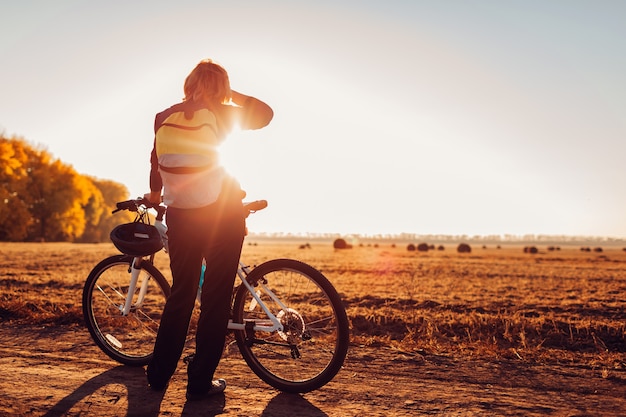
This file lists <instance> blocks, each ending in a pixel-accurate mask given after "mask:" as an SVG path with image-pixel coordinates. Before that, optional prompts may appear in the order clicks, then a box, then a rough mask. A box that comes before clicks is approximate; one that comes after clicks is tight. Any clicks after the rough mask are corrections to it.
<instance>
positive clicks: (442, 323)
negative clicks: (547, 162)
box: [0, 240, 626, 377]
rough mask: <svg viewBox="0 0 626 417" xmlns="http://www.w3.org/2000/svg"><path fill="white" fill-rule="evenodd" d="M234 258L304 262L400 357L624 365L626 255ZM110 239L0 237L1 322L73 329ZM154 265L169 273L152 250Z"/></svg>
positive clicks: (367, 340)
mask: <svg viewBox="0 0 626 417" xmlns="http://www.w3.org/2000/svg"><path fill="white" fill-rule="evenodd" d="M251 242H253V243H249V244H246V246H245V247H244V259H245V260H246V261H247V262H248V263H249V264H252V265H254V264H258V263H260V262H263V261H265V260H268V259H272V258H276V257H291V258H297V259H300V260H302V261H305V262H308V263H310V264H312V265H314V266H315V267H317V268H318V269H320V270H322V272H323V273H324V274H325V275H326V276H327V277H328V278H329V279H330V280H331V281H332V282H333V283H334V284H335V286H336V288H337V289H338V291H339V292H340V294H341V295H342V297H343V299H344V301H345V304H346V307H347V310H348V315H349V316H350V319H351V325H352V341H353V343H354V344H358V345H367V346H374V347H376V346H380V347H385V348H392V349H397V350H400V351H403V352H406V353H409V354H415V355H417V354H419V353H421V352H429V353H436V354H463V355H479V356H489V357H494V358H498V357H507V358H517V359H519V360H524V361H533V362H554V361H556V362H562V363H576V364H579V365H582V366H590V367H594V368H599V369H603V370H605V371H606V374H607V377H608V376H610V371H609V370H610V369H613V368H620V369H621V368H623V367H626V325H625V323H626V320H625V319H626V302H625V301H624V294H626V252H624V251H623V250H622V249H621V248H615V249H611V248H609V249H606V248H605V250H604V251H603V252H602V253H588V252H581V251H580V250H579V248H578V247H575V248H574V247H570V248H568V247H563V249H562V250H561V251H558V252H548V251H546V250H542V248H539V253H538V254H534V255H530V254H526V253H523V250H522V249H523V248H522V247H521V246H520V247H516V246H505V247H503V248H502V249H495V248H493V249H489V248H488V249H475V250H474V252H473V253H471V254H458V253H456V251H454V250H453V247H452V246H450V247H448V248H447V250H445V251H429V252H408V251H406V250H405V249H404V247H403V246H402V245H399V246H398V247H396V248H393V247H391V245H389V244H383V243H381V244H380V245H378V247H354V248H353V249H349V250H335V249H333V248H332V242H319V243H318V242H313V243H311V248H310V249H299V247H300V245H301V244H302V243H305V242H296V241H294V242H288V243H285V242H281V243H277V242H272V241H263V240H259V241H256V242H255V241H254V240H252V241H251ZM115 253H116V252H115V249H114V248H113V246H112V245H108V244H99V245H89V244H80V245H79V244H69V243H47V244H43V243H40V244H25V243H24V244H7V243H0V325H7V324H24V325H38V326H53V325H54V326H82V323H83V320H82V311H81V292H82V284H83V282H84V280H85V278H86V276H87V275H88V273H89V271H90V270H91V268H92V267H93V266H94V265H95V264H96V263H97V262H98V261H99V260H100V259H102V258H104V257H105V256H108V255H111V254H115ZM157 265H158V266H159V267H160V268H161V269H162V270H167V258H165V255H164V254H159V257H158V259H157Z"/></svg>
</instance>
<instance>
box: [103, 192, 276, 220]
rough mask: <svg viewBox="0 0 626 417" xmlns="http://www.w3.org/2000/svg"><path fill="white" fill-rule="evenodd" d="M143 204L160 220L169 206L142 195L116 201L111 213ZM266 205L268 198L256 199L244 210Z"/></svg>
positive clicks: (136, 208)
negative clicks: (154, 211) (153, 201)
mask: <svg viewBox="0 0 626 417" xmlns="http://www.w3.org/2000/svg"><path fill="white" fill-rule="evenodd" d="M141 206H143V207H145V208H147V209H151V208H153V209H155V210H156V212H157V216H156V219H157V220H159V221H160V220H163V215H164V214H165V211H166V210H167V207H165V206H162V205H161V204H160V203H159V204H155V203H152V202H151V201H150V200H148V199H146V198H143V197H140V198H137V199H134V200H126V201H120V202H118V203H116V204H115V207H117V208H116V209H115V210H113V211H112V212H111V213H112V214H114V213H117V212H118V211H121V210H128V211H132V212H137V211H139V208H140V207H141ZM266 207H267V200H256V201H250V202H248V203H243V208H244V210H246V211H247V212H248V215H249V214H250V213H255V212H257V211H259V210H263V209H264V208H266ZM246 217H247V216H246Z"/></svg>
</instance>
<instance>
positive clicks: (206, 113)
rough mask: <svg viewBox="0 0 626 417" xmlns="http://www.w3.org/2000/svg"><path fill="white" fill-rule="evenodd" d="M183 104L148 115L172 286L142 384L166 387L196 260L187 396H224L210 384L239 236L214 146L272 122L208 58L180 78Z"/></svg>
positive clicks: (153, 181) (154, 197)
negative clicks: (237, 129)
mask: <svg viewBox="0 0 626 417" xmlns="http://www.w3.org/2000/svg"><path fill="white" fill-rule="evenodd" d="M184 92H185V98H184V99H183V101H182V102H180V103H178V104H175V105H173V106H172V107H170V108H168V109H166V110H164V111H163V112H161V113H159V114H157V115H156V119H155V124H154V131H155V140H154V148H153V150H152V154H151V158H150V160H151V170H150V190H151V192H150V193H149V194H146V198H148V199H149V200H150V201H151V202H153V203H157V202H160V201H161V190H163V197H162V199H163V202H164V203H165V205H167V207H168V209H167V217H166V219H167V226H168V232H167V235H168V242H169V255H170V268H171V270H172V277H173V285H172V292H171V295H170V297H169V298H168V300H167V303H166V305H165V309H164V311H163V315H162V317H161V325H160V327H159V331H158V334H157V339H156V343H155V346H154V357H153V359H152V361H151V362H150V364H149V365H148V368H147V372H146V374H147V377H148V384H149V385H150V387H151V388H152V389H154V390H157V391H161V390H163V389H165V388H166V386H167V384H168V381H169V379H170V378H171V376H172V375H173V374H174V371H175V370H176V366H177V363H178V360H179V359H180V357H181V355H182V351H183V348H184V344H185V339H186V336H187V329H188V326H189V321H190V319H191V313H192V310H193V307H194V302H195V298H196V294H197V289H198V285H199V279H200V269H201V266H202V260H203V259H205V260H206V271H205V280H204V283H203V288H202V297H201V307H200V317H199V320H198V329H197V333H196V353H195V355H194V356H193V359H192V361H191V362H190V363H189V366H188V369H187V376H188V380H187V398H188V399H189V400H195V399H201V398H204V397H206V396H208V395H212V394H216V393H220V392H222V391H224V389H225V387H226V382H225V381H224V380H223V379H219V380H215V381H214V380H213V376H214V373H215V369H216V368H217V365H218V363H219V361H220V358H221V356H222V351H223V348H224V342H225V338H226V331H227V325H228V320H229V315H230V300H231V294H232V289H233V285H234V280H235V276H236V271H237V266H238V261H239V257H240V255H241V248H242V245H243V239H244V235H245V217H244V212H243V207H242V201H241V200H242V198H243V197H244V196H245V193H244V192H243V191H242V190H241V188H240V187H239V184H238V183H237V181H236V180H235V179H234V178H232V177H230V176H229V175H228V174H227V173H226V171H225V170H224V168H223V167H221V166H220V165H219V163H218V158H217V146H218V145H219V144H220V143H221V142H222V141H223V140H224V139H225V138H226V137H227V136H228V134H229V133H230V132H231V131H232V130H233V128H234V127H235V126H238V127H240V128H241V129H259V128H262V127H264V126H266V125H267V124H268V123H269V122H270V121H271V120H272V117H273V111H272V109H271V108H270V107H269V106H268V105H267V104H265V103H264V102H262V101H260V100H258V99H256V98H254V97H251V96H247V95H244V94H241V93H238V92H236V91H234V90H231V88H230V81H229V79H228V73H227V72H226V70H225V69H224V68H222V67H221V66H219V65H218V64H216V63H214V62H213V61H211V60H203V61H201V62H200V63H199V64H198V65H197V66H196V67H195V68H194V69H193V71H191V73H190V74H189V75H188V76H187V79H186V80H185V85H184Z"/></svg>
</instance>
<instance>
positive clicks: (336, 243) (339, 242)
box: [333, 238, 352, 249]
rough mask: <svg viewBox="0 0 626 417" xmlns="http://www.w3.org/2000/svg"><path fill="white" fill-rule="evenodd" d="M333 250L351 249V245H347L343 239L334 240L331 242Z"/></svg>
mask: <svg viewBox="0 0 626 417" xmlns="http://www.w3.org/2000/svg"><path fill="white" fill-rule="evenodd" d="M333 248H335V249H352V245H349V244H348V242H346V240H345V239H341V238H338V239H335V241H334V242H333Z"/></svg>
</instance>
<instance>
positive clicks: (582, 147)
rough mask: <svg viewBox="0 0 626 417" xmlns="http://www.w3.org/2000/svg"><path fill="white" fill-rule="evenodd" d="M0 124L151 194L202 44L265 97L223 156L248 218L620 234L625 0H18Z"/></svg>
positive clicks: (320, 228)
mask: <svg viewBox="0 0 626 417" xmlns="http://www.w3.org/2000/svg"><path fill="white" fill-rule="evenodd" d="M6 3H7V2H4V3H3V4H2V5H0V21H1V22H0V57H1V59H2V65H0V132H2V133H4V135H5V136H18V137H22V138H24V139H26V140H28V141H30V142H32V143H34V144H37V145H42V146H44V147H46V149H47V150H48V151H49V152H50V153H52V155H53V156H55V157H56V158H59V159H60V160H62V161H63V162H65V163H67V164H70V165H72V166H73V167H74V168H75V169H76V170H77V171H78V172H79V173H81V174H85V175H90V176H94V177H98V178H101V179H110V180H113V181H116V182H120V183H122V184H125V185H126V186H127V187H128V189H129V190H130V192H131V196H133V197H135V196H140V195H143V194H144V193H145V192H148V191H149V189H148V172H149V153H150V150H151V148H152V141H153V130H152V128H153V121H154V115H155V114H156V113H157V112H159V111H161V110H163V109H165V108H167V107H169V106H170V105H172V104H174V103H176V102H178V101H179V100H180V99H181V98H182V96H183V92H182V85H183V82H184V79H185V77H186V76H187V74H188V73H189V72H190V71H191V69H192V68H193V67H194V66H195V65H196V63H197V62H198V61H200V60H201V59H203V58H212V59H214V60H216V61H217V62H219V63H220V64H222V65H223V66H224V67H225V68H226V69H227V70H228V72H229V74H230V79H231V84H232V87H233V88H234V89H236V90H239V91H241V92H243V93H245V94H250V95H254V96H256V97H258V98H260V99H262V100H264V101H266V102H267V103H268V104H270V105H271V106H272V108H273V109H274V112H275V117H274V120H273V121H272V123H271V124H270V125H269V126H268V127H267V128H265V129H263V130H259V131H250V132H237V133H235V134H233V135H232V136H231V137H230V138H229V140H228V142H227V144H226V145H225V146H224V149H223V157H222V160H223V162H224V164H225V165H226V166H227V167H228V169H229V170H230V171H231V172H232V173H233V174H235V175H236V176H237V177H238V178H239V180H240V182H241V183H242V185H243V188H244V189H246V191H247V192H248V196H249V199H267V200H268V201H269V207H268V209H267V210H265V211H263V212H261V213H258V214H255V215H254V216H253V217H251V218H250V219H249V228H250V230H251V231H253V232H270V233H273V232H290V233H307V232H311V233H342V234H350V233H359V234H397V233H416V234H451V235H461V234H467V235H493V234H495V235H504V234H513V235H526V234H548V235H553V234H556V235H562V234H563V235H588V236H607V237H626V192H625V190H626V76H625V74H626V25H625V24H624V22H625V21H626V1H621V0H615V1H608V0H604V1H603V0H588V1H582V0H537V1H533V0H509V1H499V0H492V1H487V0H472V1H470V0H458V1H452V0H449V1H445V0H429V1H420V0H411V1H396V0H384V1H382V0H381V1H357V0H317V1H315V2H312V1H293V0H292V1H287V0H284V1H279V0H273V1H262V0H260V1H252V0H250V1H241V0H239V1H238V0H235V1H228V2H216V1H207V0H205V1H185V0H179V1H176V2H173V1H152V2H145V1H140V2H131V1H117V0H116V1H98V2H95V1H94V2H91V1H89V2H88V1H67V0H59V1H30V0H24V1H15V2H10V3H12V4H6Z"/></svg>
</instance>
